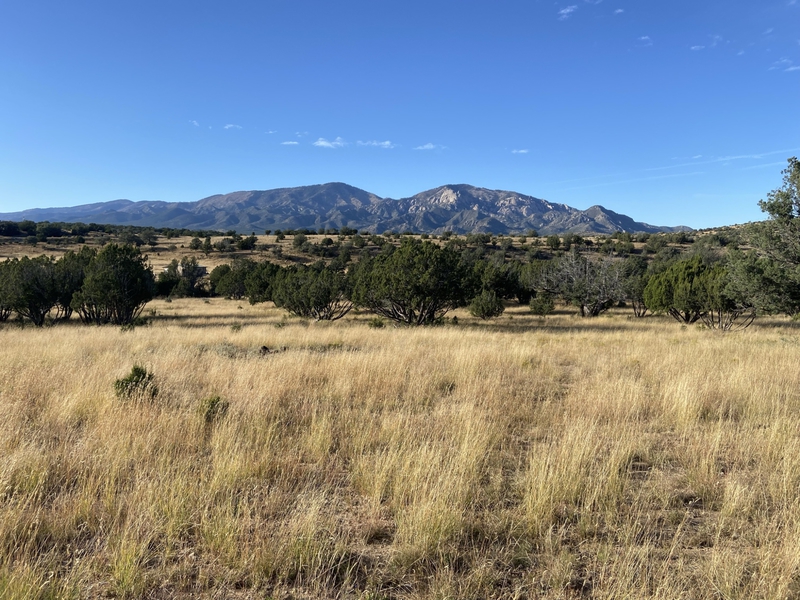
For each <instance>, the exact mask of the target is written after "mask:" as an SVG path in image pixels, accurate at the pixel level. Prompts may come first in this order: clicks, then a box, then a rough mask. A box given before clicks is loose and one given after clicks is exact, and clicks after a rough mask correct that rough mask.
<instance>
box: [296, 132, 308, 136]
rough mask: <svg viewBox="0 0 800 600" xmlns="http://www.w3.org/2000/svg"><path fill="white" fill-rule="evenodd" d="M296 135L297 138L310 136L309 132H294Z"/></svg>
mask: <svg viewBox="0 0 800 600" xmlns="http://www.w3.org/2000/svg"><path fill="white" fill-rule="evenodd" d="M294 134H295V135H296V136H297V137H305V136H307V135H308V132H307V131H295V132H294Z"/></svg>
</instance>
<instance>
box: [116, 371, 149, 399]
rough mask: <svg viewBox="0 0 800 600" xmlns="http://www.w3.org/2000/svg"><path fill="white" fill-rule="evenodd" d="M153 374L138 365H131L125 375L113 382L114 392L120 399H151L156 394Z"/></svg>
mask: <svg viewBox="0 0 800 600" xmlns="http://www.w3.org/2000/svg"><path fill="white" fill-rule="evenodd" d="M154 378H155V376H154V375H153V374H152V373H151V372H149V371H148V370H147V369H145V368H144V367H142V366H140V365H133V368H132V369H131V372H130V373H128V375H127V377H123V378H122V379H117V380H116V381H115V382H114V392H115V393H116V394H117V398H119V399H120V400H153V399H154V398H155V397H156V396H158V386H157V385H156V384H155V381H154Z"/></svg>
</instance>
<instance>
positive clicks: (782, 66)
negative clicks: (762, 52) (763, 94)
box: [769, 58, 799, 73]
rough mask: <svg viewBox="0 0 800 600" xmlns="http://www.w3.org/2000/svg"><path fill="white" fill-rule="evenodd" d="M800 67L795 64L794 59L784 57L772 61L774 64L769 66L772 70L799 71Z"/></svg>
mask: <svg viewBox="0 0 800 600" xmlns="http://www.w3.org/2000/svg"><path fill="white" fill-rule="evenodd" d="M798 68H799V67H797V66H796V65H795V64H794V61H793V60H792V59H790V58H782V59H780V60H776V61H775V62H774V63H772V66H771V67H770V68H769V70H770V71H786V72H787V73H788V72H791V71H797V69H798Z"/></svg>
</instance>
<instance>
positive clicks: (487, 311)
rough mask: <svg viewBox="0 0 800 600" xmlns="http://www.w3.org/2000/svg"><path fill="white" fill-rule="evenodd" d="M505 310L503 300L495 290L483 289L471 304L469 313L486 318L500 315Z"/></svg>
mask: <svg viewBox="0 0 800 600" xmlns="http://www.w3.org/2000/svg"><path fill="white" fill-rule="evenodd" d="M504 310H505V307H504V306H503V301H502V300H501V299H500V298H499V297H498V296H497V294H496V293H495V292H494V290H483V291H482V292H481V293H480V294H479V295H477V296H475V298H473V299H472V302H471V303H470V305H469V314H471V315H472V316H473V317H478V318H480V319H484V320H486V319H492V318H494V317H499V316H500V315H502V314H503V311H504Z"/></svg>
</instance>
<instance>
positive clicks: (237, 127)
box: [224, 123, 242, 129]
mask: <svg viewBox="0 0 800 600" xmlns="http://www.w3.org/2000/svg"><path fill="white" fill-rule="evenodd" d="M224 128H225V129H241V128H242V126H241V125H234V124H233V123H228V124H227V125H225V127H224Z"/></svg>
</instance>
